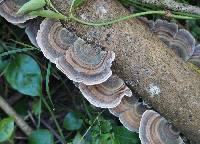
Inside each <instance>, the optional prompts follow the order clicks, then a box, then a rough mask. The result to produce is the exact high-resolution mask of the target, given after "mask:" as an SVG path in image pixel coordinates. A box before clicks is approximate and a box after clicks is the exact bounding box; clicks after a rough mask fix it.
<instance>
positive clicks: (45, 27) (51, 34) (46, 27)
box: [36, 18, 77, 63]
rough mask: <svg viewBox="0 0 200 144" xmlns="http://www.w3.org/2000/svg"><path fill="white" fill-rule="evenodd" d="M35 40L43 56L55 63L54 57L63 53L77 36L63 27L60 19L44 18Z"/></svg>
mask: <svg viewBox="0 0 200 144" xmlns="http://www.w3.org/2000/svg"><path fill="white" fill-rule="evenodd" d="M36 40H37V44H38V46H39V47H40V48H41V51H42V52H43V54H44V56H45V57H46V58H47V59H49V60H50V61H51V62H53V63H55V60H56V58H59V57H61V56H63V55H65V52H66V50H68V49H69V47H70V46H71V45H73V43H74V42H75V41H76V40H77V36H76V35H74V34H73V33H72V32H70V31H69V30H68V29H66V28H64V27H63V25H62V24H61V22H60V21H58V20H52V19H48V18H46V19H45V20H43V21H42V23H41V24H40V30H39V31H38V33H37V37H36Z"/></svg>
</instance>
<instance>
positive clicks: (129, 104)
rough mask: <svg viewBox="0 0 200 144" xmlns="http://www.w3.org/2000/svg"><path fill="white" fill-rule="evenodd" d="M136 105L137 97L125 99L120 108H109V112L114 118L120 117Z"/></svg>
mask: <svg viewBox="0 0 200 144" xmlns="http://www.w3.org/2000/svg"><path fill="white" fill-rule="evenodd" d="M135 103H138V98H137V97H136V96H135V95H132V97H124V98H123V99H122V101H121V102H120V104H119V105H118V106H116V107H114V108H109V111H110V113H111V114H113V115H114V116H116V117H119V115H120V114H121V113H123V112H125V111H127V110H129V109H131V108H132V107H133V105H134V104H135Z"/></svg>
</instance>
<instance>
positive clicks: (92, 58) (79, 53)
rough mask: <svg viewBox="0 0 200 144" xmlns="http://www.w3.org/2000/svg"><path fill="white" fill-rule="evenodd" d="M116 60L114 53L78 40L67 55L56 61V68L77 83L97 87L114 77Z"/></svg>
mask: <svg viewBox="0 0 200 144" xmlns="http://www.w3.org/2000/svg"><path fill="white" fill-rule="evenodd" d="M114 59H115V54H114V52H112V51H102V50H101V47H100V46H98V45H94V44H93V45H91V44H87V43H86V42H85V41H84V40H83V39H81V38H78V40H76V41H75V43H74V45H73V46H72V47H71V48H70V49H68V50H67V51H66V55H65V56H62V57H61V58H58V59H57V60H56V66H57V68H58V69H60V70H61V71H62V72H63V73H64V74H65V75H66V76H67V77H68V78H69V79H71V80H73V81H75V82H82V83H84V84H86V85H95V84H100V83H102V82H105V81H106V80H107V79H108V78H109V77H110V76H111V75H112V71H111V65H112V62H113V61H114Z"/></svg>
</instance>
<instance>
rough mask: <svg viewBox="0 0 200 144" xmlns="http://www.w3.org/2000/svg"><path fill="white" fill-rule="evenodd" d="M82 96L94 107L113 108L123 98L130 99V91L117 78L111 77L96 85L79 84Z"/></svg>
mask: <svg viewBox="0 0 200 144" xmlns="http://www.w3.org/2000/svg"><path fill="white" fill-rule="evenodd" d="M79 89H80V91H81V92H82V94H83V96H84V97H85V98H86V99H87V100H88V101H89V102H90V103H91V104H93V105H94V106H96V107H101V108H113V107H116V106H118V105H119V103H120V102H121V100H122V98H123V97H124V96H128V97H131V96H132V92H131V90H130V89H129V88H128V87H127V86H126V85H125V83H124V82H123V80H122V79H120V78H119V77H118V76H115V75H113V76H111V77H110V78H109V79H108V80H107V81H105V82H103V83H101V84H97V85H92V86H89V85H85V84H83V83H80V84H79Z"/></svg>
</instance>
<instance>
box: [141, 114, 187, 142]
mask: <svg viewBox="0 0 200 144" xmlns="http://www.w3.org/2000/svg"><path fill="white" fill-rule="evenodd" d="M139 137H140V140H141V143H142V144H183V143H184V142H183V140H182V138H181V137H180V132H179V131H178V130H177V129H176V128H175V127H174V126H173V125H172V124H170V123H169V122H168V121H167V120H166V119H165V118H163V117H162V116H161V115H160V114H158V113H157V112H155V111H153V110H146V111H145V112H144V113H143V115H142V119H141V121H140V127H139Z"/></svg>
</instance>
